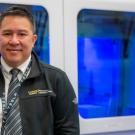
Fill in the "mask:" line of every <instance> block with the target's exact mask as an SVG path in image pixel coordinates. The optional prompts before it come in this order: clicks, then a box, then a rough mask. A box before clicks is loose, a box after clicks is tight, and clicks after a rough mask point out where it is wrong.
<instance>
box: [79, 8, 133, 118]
mask: <svg viewBox="0 0 135 135" xmlns="http://www.w3.org/2000/svg"><path fill="white" fill-rule="evenodd" d="M77 28H78V39H77V40H78V97H79V112H80V115H81V116H82V117H83V118H86V119H88V118H102V117H111V116H128V115H135V100H134V99H135V85H134V83H135V82H134V80H135V70H134V69H135V60H134V58H135V13H131V12H118V11H103V10H88V9H84V10H81V11H80V13H79V14H78V23H77Z"/></svg>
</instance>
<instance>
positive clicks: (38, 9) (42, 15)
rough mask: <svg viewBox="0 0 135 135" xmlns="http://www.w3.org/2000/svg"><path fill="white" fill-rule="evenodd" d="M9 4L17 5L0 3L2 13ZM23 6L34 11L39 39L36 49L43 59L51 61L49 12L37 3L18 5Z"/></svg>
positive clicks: (47, 61)
mask: <svg viewBox="0 0 135 135" xmlns="http://www.w3.org/2000/svg"><path fill="white" fill-rule="evenodd" d="M9 6H15V4H4V3H0V13H2V12H3V11H4V10H5V9H7V8H8V7H9ZM18 6H23V7H25V8H26V9H28V10H29V12H31V13H32V15H33V16H34V19H35V24H36V34H37V35H38V40H37V42H36V44H35V47H34V50H35V52H36V53H37V55H38V56H39V58H40V59H41V60H43V61H44V62H46V63H49V26H48V25H49V20H48V13H47V11H46V10H45V8H44V7H42V6H36V5H18Z"/></svg>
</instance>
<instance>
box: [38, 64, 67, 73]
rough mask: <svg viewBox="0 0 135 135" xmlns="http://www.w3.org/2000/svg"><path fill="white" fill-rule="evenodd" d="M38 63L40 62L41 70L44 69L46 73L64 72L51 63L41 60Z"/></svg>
mask: <svg viewBox="0 0 135 135" xmlns="http://www.w3.org/2000/svg"><path fill="white" fill-rule="evenodd" d="M40 64H41V68H42V70H45V71H46V72H48V73H53V74H56V73H57V74H65V72H64V71H63V70H62V69H60V68H58V67H55V66H53V65H50V64H46V63H43V62H41V63H40Z"/></svg>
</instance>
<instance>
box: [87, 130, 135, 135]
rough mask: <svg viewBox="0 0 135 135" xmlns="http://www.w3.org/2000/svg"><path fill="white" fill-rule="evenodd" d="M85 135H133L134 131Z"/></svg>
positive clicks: (134, 134)
mask: <svg viewBox="0 0 135 135" xmlns="http://www.w3.org/2000/svg"><path fill="white" fill-rule="evenodd" d="M87 135H135V130H134V131H124V132H113V133H100V134H99V133H98V134H87Z"/></svg>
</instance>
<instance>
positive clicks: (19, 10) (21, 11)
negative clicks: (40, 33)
mask: <svg viewBox="0 0 135 135" xmlns="http://www.w3.org/2000/svg"><path fill="white" fill-rule="evenodd" d="M6 16H22V17H26V18H27V19H28V20H29V21H30V23H31V24H32V28H33V33H35V31H36V28H35V21H34V18H33V16H32V14H31V13H30V12H29V11H28V10H27V9H26V8H24V7H22V6H11V7H9V8H8V9H7V10H6V11H4V12H3V13H2V14H1V15H0V26H1V23H2V21H3V19H4V18H5V17H6Z"/></svg>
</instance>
